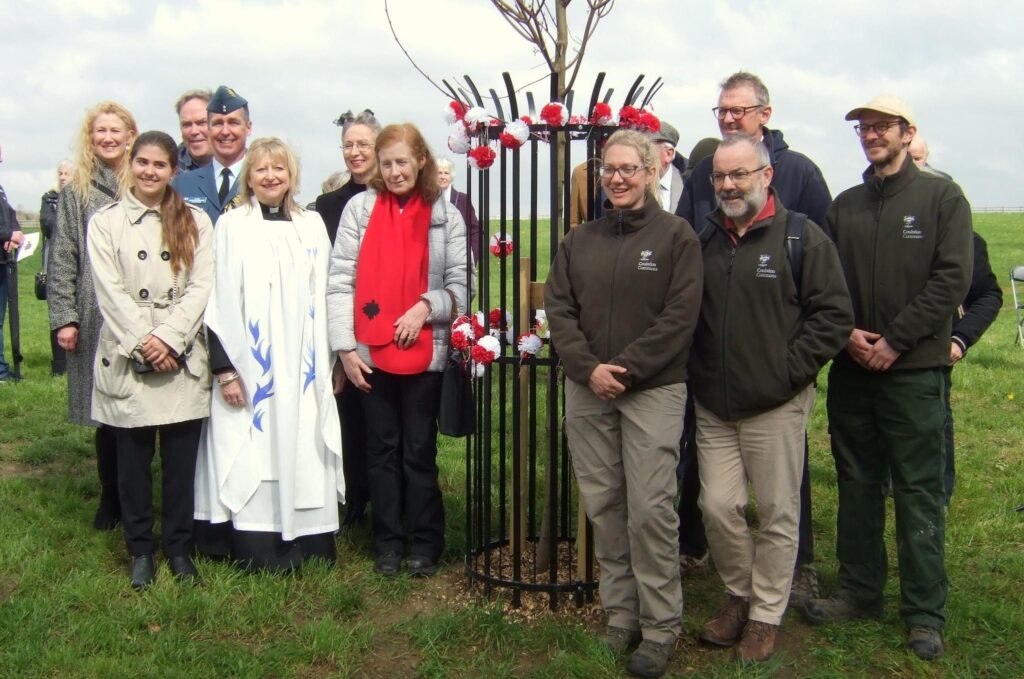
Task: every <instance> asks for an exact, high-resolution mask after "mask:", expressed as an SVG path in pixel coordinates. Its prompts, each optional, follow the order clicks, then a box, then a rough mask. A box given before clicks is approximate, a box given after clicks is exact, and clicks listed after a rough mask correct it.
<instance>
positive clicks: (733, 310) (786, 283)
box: [690, 189, 853, 422]
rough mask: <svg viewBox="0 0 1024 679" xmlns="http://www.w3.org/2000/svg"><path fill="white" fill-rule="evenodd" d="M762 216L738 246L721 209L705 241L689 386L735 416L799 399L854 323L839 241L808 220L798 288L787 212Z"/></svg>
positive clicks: (717, 410)
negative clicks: (788, 241) (701, 294)
mask: <svg viewBox="0 0 1024 679" xmlns="http://www.w3.org/2000/svg"><path fill="white" fill-rule="evenodd" d="M772 195H774V196H775V215H774V216H772V217H769V218H767V219H762V220H760V221H756V222H754V223H753V224H752V225H751V226H750V228H749V229H748V230H747V231H746V232H745V233H744V234H743V237H742V238H740V239H739V240H738V241H737V243H736V244H735V245H733V243H732V240H731V239H730V237H729V234H728V232H727V231H726V227H725V221H724V216H723V215H722V211H721V209H717V210H715V211H714V212H712V213H711V214H710V215H709V216H708V221H709V223H710V224H712V225H713V226H714V228H715V231H714V233H713V235H712V236H711V238H710V240H708V242H707V244H706V245H705V246H704V299H703V301H702V302H701V311H700V320H699V321H698V322H697V331H696V333H695V334H694V341H693V352H692V354H691V356H690V389H691V391H692V393H693V395H694V397H695V398H696V399H697V402H698V403H700V404H701V406H702V407H704V408H707V409H708V410H710V411H711V412H713V413H714V414H715V415H716V416H718V417H719V418H721V419H723V420H726V421H728V422H735V421H737V420H741V419H745V418H748V417H752V416H754V415H759V414H761V413H764V412H767V411H769V410H771V409H773V408H777V407H778V406H780V405H782V404H783V403H785V402H786V401H788V400H790V399H792V398H793V397H794V396H795V395H796V394H797V393H798V392H799V391H800V390H801V389H803V388H804V387H806V386H807V385H809V384H810V383H811V382H813V381H814V380H815V378H816V377H817V375H818V371H819V370H821V367H822V366H823V365H825V364H826V363H827V362H828V361H829V360H830V359H831V358H833V357H834V356H835V355H836V354H837V353H839V352H840V351H841V350H842V348H843V346H844V345H845V344H846V340H847V338H849V336H850V331H852V330H853V311H852V309H851V308H850V296H849V293H848V292H847V290H846V283H845V282H844V281H843V275H842V272H841V271H840V268H839V257H838V256H837V255H836V248H835V246H834V245H833V244H832V242H831V241H830V240H829V239H828V237H827V236H825V234H824V233H823V232H822V230H821V229H820V228H819V227H818V226H817V225H815V224H814V222H812V221H811V220H809V219H808V220H807V222H806V224H805V225H804V231H803V237H802V240H803V271H802V275H801V281H800V292H799V296H798V293H797V287H796V283H795V282H794V280H793V272H792V269H791V267H790V262H789V258H788V257H787V255H786V246H785V238H786V214H787V211H786V209H785V207H784V206H783V205H782V203H781V202H780V201H779V200H778V196H777V194H775V191H774V189H772Z"/></svg>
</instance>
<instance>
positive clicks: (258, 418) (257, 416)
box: [249, 321, 274, 432]
mask: <svg viewBox="0 0 1024 679" xmlns="http://www.w3.org/2000/svg"><path fill="white" fill-rule="evenodd" d="M249 334H250V335H251V336H252V347H251V348H250V352H251V353H252V357H253V358H254V359H255V360H256V362H257V363H259V365H260V367H261V368H263V373H262V375H261V377H262V376H263V375H266V374H267V373H268V372H270V343H269V342H267V348H266V352H264V351H263V338H261V337H260V323H259V321H249ZM273 395H274V376H273V375H271V376H270V380H269V381H268V382H266V383H265V384H260V383H258V382H257V383H256V392H255V394H253V397H252V409H253V414H252V426H254V427H256V429H257V430H258V431H261V432H262V431H263V416H264V415H265V414H266V411H265V410H263V409H262V408H260V407H258V406H259V404H260V403H262V402H263V401H266V400H267V399H268V398H270V397H271V396H273Z"/></svg>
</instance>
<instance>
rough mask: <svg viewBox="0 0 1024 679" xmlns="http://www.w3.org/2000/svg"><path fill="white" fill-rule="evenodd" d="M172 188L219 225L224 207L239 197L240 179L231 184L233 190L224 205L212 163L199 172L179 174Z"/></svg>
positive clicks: (198, 170) (173, 181) (229, 192)
mask: <svg viewBox="0 0 1024 679" xmlns="http://www.w3.org/2000/svg"><path fill="white" fill-rule="evenodd" d="M171 186H172V187H174V189H175V190H176V191H177V192H178V193H179V194H180V195H181V197H182V198H183V199H184V200H185V202H186V203H188V204H190V205H195V206H196V207H197V208H199V209H201V210H205V211H206V214H208V215H209V216H210V221H211V222H213V223H214V225H216V224H217V218H218V217H220V216H221V215H222V214H223V213H224V206H225V205H227V204H228V203H230V202H231V200H232V199H233V198H234V197H235V196H237V195H238V178H237V177H235V180H234V181H233V182H232V183H231V189H230V190H229V191H228V197H227V200H226V201H225V202H224V205H221V203H220V199H219V198H218V197H217V189H218V188H219V187H218V185H217V182H216V181H215V177H214V176H213V163H212V162H211V163H210V164H209V165H204V166H203V167H201V168H199V169H197V170H192V171H191V172H186V173H185V174H179V175H178V176H177V177H175V178H174V179H173V180H172V181H171Z"/></svg>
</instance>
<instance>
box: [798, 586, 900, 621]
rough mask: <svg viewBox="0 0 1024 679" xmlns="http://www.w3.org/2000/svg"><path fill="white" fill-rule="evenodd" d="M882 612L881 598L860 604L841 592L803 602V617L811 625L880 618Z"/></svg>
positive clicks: (883, 608)
mask: <svg viewBox="0 0 1024 679" xmlns="http://www.w3.org/2000/svg"><path fill="white" fill-rule="evenodd" d="M884 613H885V606H884V603H883V601H882V600H881V599H879V600H878V601H876V602H873V603H870V604H860V603H857V602H855V601H852V600H851V599H849V598H848V597H846V596H844V595H843V594H842V593H837V594H833V595H832V596H830V597H829V598H827V599H811V600H810V601H808V602H807V603H806V604H804V619H805V620H807V622H809V623H811V624H812V625H823V624H825V623H830V622H846V621H847V620H855V619H857V618H871V619H873V620H880V619H881V618H882V615H883V614H884Z"/></svg>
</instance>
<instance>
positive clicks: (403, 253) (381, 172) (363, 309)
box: [327, 123, 468, 576]
mask: <svg viewBox="0 0 1024 679" xmlns="http://www.w3.org/2000/svg"><path fill="white" fill-rule="evenodd" d="M376 155H377V167H378V170H377V173H376V175H375V176H374V178H373V179H371V180H370V188H369V189H368V190H367V191H366V192H364V193H361V194H358V195H356V196H353V197H352V199H351V200H349V202H348V204H347V205H346V206H345V211H344V212H343V213H342V216H341V223H340V225H339V229H338V235H337V239H336V240H335V243H334V251H333V253H332V255H331V269H330V274H329V276H328V283H327V312H328V324H329V327H328V330H329V334H330V343H331V349H332V350H334V351H337V352H338V357H339V359H340V360H339V362H338V365H340V366H341V368H339V369H337V370H336V375H337V379H338V380H339V381H340V382H342V383H343V386H344V388H347V389H353V388H355V389H358V390H359V392H360V397H361V399H362V402H363V410H364V412H365V415H366V437H367V441H366V448H367V457H368V468H369V484H370V502H371V504H372V506H373V546H374V553H375V557H376V560H375V562H374V570H376V571H377V572H378V573H381V574H382V575H389V576H390V575H396V574H397V573H398V572H399V570H400V568H401V566H402V557H403V555H404V554H405V553H406V547H407V546H408V560H407V561H406V568H407V569H408V571H409V572H410V573H412V574H414V575H431V574H433V573H434V572H435V571H436V570H437V560H438V558H440V556H441V553H442V552H443V551H444V506H443V504H442V501H441V489H440V486H439V485H438V480H437V474H438V470H437V462H436V458H437V411H438V404H439V401H440V395H441V374H442V371H443V370H444V367H445V364H446V363H447V360H448V339H449V331H450V323H451V319H452V318H453V317H454V316H456V315H458V314H462V313H464V312H465V310H466V308H467V306H468V292H467V287H466V281H467V275H466V274H467V270H466V266H467V264H466V256H467V254H466V226H465V223H464V222H463V220H462V216H461V215H460V214H459V212H458V210H456V209H455V208H454V206H452V205H451V204H450V203H449V202H448V201H446V200H444V198H443V197H442V196H441V190H440V186H439V185H438V179H437V163H436V162H435V160H434V156H433V154H431V152H430V149H429V148H428V147H427V144H426V142H425V141H424V139H423V135H422V134H420V131H419V130H418V129H416V127H415V126H414V125H411V124H408V123H406V124H403V125H389V126H388V127H386V128H384V130H382V131H381V133H380V134H379V135H378V136H377V142H376Z"/></svg>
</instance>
